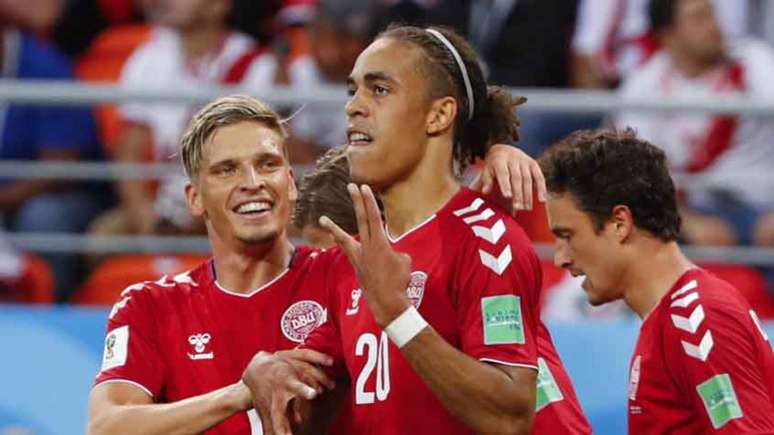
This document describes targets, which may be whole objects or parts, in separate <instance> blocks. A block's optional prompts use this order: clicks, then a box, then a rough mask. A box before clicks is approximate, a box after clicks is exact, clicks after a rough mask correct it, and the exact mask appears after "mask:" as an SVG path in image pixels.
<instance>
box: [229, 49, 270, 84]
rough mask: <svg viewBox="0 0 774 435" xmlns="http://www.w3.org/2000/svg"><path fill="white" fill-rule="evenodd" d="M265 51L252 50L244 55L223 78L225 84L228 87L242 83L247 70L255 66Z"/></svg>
mask: <svg viewBox="0 0 774 435" xmlns="http://www.w3.org/2000/svg"><path fill="white" fill-rule="evenodd" d="M264 52H265V50H250V51H248V52H246V53H244V54H243V55H242V56H241V57H240V58H239V59H237V61H236V62H234V64H233V65H232V66H231V67H230V68H229V69H228V71H226V75H225V76H224V77H223V83H225V84H228V85H236V84H238V83H240V82H241V81H242V78H244V76H245V73H247V69H248V68H250V65H252V64H253V61H254V60H255V59H257V58H258V56H260V55H261V54H262V53H264Z"/></svg>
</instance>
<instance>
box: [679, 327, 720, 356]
mask: <svg viewBox="0 0 774 435" xmlns="http://www.w3.org/2000/svg"><path fill="white" fill-rule="evenodd" d="M680 342H681V343H682V345H683V350H685V353H686V354H687V355H688V356H692V357H694V358H696V359H698V360H701V361H702V362H704V361H707V357H709V353H710V351H712V346H714V345H715V342H714V341H712V331H710V330H707V332H705V333H704V337H702V339H701V342H700V343H699V345H698V346H697V345H695V344H691V343H688V342H687V341H684V340H681V341H680Z"/></svg>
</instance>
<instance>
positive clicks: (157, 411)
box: [89, 96, 536, 434]
mask: <svg viewBox="0 0 774 435" xmlns="http://www.w3.org/2000/svg"><path fill="white" fill-rule="evenodd" d="M285 139H286V133H285V130H284V127H283V124H282V121H281V119H280V118H279V116H278V115H277V114H276V113H275V112H273V111H272V110H271V109H270V108H268V107H267V106H265V105H263V104H262V103H260V102H259V101H257V100H255V99H253V98H249V97H243V96H232V97H225V98H221V99H219V100H216V101H214V102H212V103H210V104H209V105H207V106H206V107H204V108H203V109H202V110H201V111H200V112H199V113H198V114H197V115H196V116H195V117H194V119H193V120H192V122H191V124H190V125H189V128H188V130H187V132H186V134H185V136H184V137H183V139H182V157H183V163H184V166H185V170H186V173H187V175H188V177H189V179H190V180H189V181H190V183H189V185H188V186H187V189H186V194H187V199H188V205H189V208H190V210H191V211H192V212H193V213H194V214H195V215H198V216H202V217H203V218H204V220H205V222H206V225H207V234H208V237H209V240H210V244H211V246H212V259H211V260H210V261H207V262H205V263H203V264H202V265H201V266H199V267H197V268H196V269H194V270H192V271H190V272H187V273H183V274H180V275H178V276H174V277H164V278H162V279H160V280H159V281H157V282H145V283H139V284H137V285H133V286H131V287H129V288H127V289H126V290H125V291H124V292H123V293H122V295H121V299H120V301H119V302H118V303H116V305H115V306H114V307H113V310H112V311H111V313H110V318H109V320H108V326H107V337H106V340H105V353H104V358H103V363H102V369H101V371H100V373H99V375H98V376H97V380H96V385H95V387H94V389H93V390H92V393H91V397H90V403H89V414H90V416H89V432H90V433H94V434H103V433H106V434H120V433H132V434H135V433H141V434H169V433H200V432H204V431H207V430H208V429H211V428H212V429H213V430H212V431H210V433H260V430H261V429H260V420H259V419H258V417H257V415H256V414H255V413H254V412H247V413H246V412H245V411H247V410H248V409H249V408H251V398H250V394H249V391H248V390H247V388H246V387H245V385H244V384H243V383H241V382H240V376H241V374H242V371H243V370H244V368H245V366H246V365H247V363H248V361H250V358H251V357H252V356H253V355H254V354H255V353H256V352H258V351H259V350H266V351H275V350H281V349H289V348H293V347H295V346H296V345H298V344H299V343H301V342H302V340H303V339H304V337H305V336H306V335H307V334H308V333H309V331H310V330H312V329H313V328H314V327H315V326H316V325H317V324H319V323H320V322H321V321H322V320H323V319H324V317H325V313H326V303H327V298H326V297H325V295H324V293H323V290H324V282H325V277H326V274H327V272H328V270H329V268H328V266H327V262H328V258H330V257H329V256H328V255H327V254H326V255H324V253H322V252H319V251H315V250H311V249H309V248H305V247H294V246H293V245H292V244H291V243H290V241H289V240H288V238H287V236H286V225H287V222H288V219H289V214H290V209H291V206H290V204H291V201H292V200H295V199H296V188H295V184H294V182H293V177H292V175H293V174H292V170H291V168H290V166H289V164H288V158H287V155H286V152H287V151H286V148H285ZM503 160H504V161H503ZM487 161H488V166H487V168H488V169H487V170H489V171H494V172H497V174H499V175H500V178H499V181H501V182H505V183H507V188H510V189H514V190H517V189H522V186H521V185H520V184H518V183H520V182H521V181H522V178H521V177H518V176H515V177H514V178H513V179H512V180H511V178H510V174H509V173H508V171H505V172H503V171H495V169H494V168H497V167H502V166H503V165H505V166H510V167H521V165H524V164H526V163H525V162H527V161H529V162H531V164H535V165H536V163H534V161H532V160H531V159H528V158H527V157H526V155H525V154H523V153H521V152H520V151H518V150H515V149H514V148H512V147H508V146H501V147H500V148H499V149H498V150H497V151H496V153H495V154H494V156H493V155H491V154H490V156H488V159H487ZM495 162H497V163H496V164H495ZM494 172H493V173H494ZM503 177H505V178H503ZM512 181H515V182H516V184H511V182H512ZM350 207H351V206H350ZM304 355H306V357H307V362H312V363H318V364H325V362H326V361H327V359H328V358H327V357H325V356H323V355H320V354H317V353H315V352H313V351H305V353H304ZM293 370H294V373H297V374H300V375H301V377H302V379H303V384H302V383H293V380H292V379H289V380H288V381H289V382H291V384H290V387H292V388H295V389H296V390H295V391H297V392H298V393H299V394H304V393H306V392H307V391H308V387H312V388H318V389H319V388H323V387H324V386H325V380H324V378H323V373H322V372H319V371H317V370H316V369H314V368H313V367H312V366H310V365H308V364H304V363H303V362H299V363H296V365H295V366H294V368H293Z"/></svg>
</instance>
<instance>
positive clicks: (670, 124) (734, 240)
mask: <svg viewBox="0 0 774 435" xmlns="http://www.w3.org/2000/svg"><path fill="white" fill-rule="evenodd" d="M650 20H651V25H652V27H653V29H654V31H655V34H656V36H657V37H658V39H659V41H660V43H661V44H662V46H663V49H662V50H661V51H659V52H658V53H656V54H655V55H654V56H653V57H652V58H651V59H650V60H649V61H648V62H647V63H646V64H645V65H643V66H642V67H641V68H640V69H638V70H636V71H634V72H632V73H631V75H630V76H629V78H628V79H627V80H626V81H625V82H624V83H623V85H622V90H621V94H622V96H623V97H624V98H631V97H635V98H636V97H651V98H659V99H663V100H668V99H670V98H692V99H701V98H706V97H711V96H721V95H745V96H747V97H749V98H753V99H760V100H764V101H767V102H772V101H774V82H772V80H771V73H772V71H774V53H772V51H771V49H770V48H769V47H768V46H767V45H765V44H763V43H761V42H758V41H752V40H737V41H734V42H733V43H730V44H729V43H726V41H725V38H724V35H723V32H722V31H721V29H720V25H719V24H718V21H717V19H716V16H715V11H714V10H713V7H712V3H711V2H710V1H709V0H653V1H652V2H651V5H650ZM616 123H617V124H618V125H619V126H632V127H634V128H635V129H636V130H638V133H639V135H640V136H641V137H643V138H645V139H647V140H649V141H651V142H653V143H654V144H656V145H658V146H660V147H662V148H663V149H664V150H665V151H666V153H667V157H668V158H669V159H670V162H671V166H672V168H673V169H674V170H675V171H676V172H678V173H688V174H690V175H691V177H690V180H689V181H690V182H688V183H686V184H685V186H683V187H684V190H685V197H684V202H683V210H682V211H683V219H684V220H683V236H684V237H685V238H686V240H687V241H688V242H690V243H696V244H705V245H730V244H756V245H768V246H774V176H772V174H771V171H772V168H774V153H773V152H772V147H771V138H772V137H774V122H772V120H771V119H770V118H760V117H752V116H745V115H738V116H737V115H711V114H703V113H674V112H664V113H651V112H648V113H623V114H621V115H620V116H619V117H618V118H617V120H616Z"/></svg>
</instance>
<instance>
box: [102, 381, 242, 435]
mask: <svg viewBox="0 0 774 435" xmlns="http://www.w3.org/2000/svg"><path fill="white" fill-rule="evenodd" d="M250 397H251V396H250V390H248V389H247V387H246V386H245V385H244V384H243V383H242V382H241V381H240V382H237V383H235V384H232V385H229V386H227V387H223V388H221V389H218V390H215V391H212V392H210V393H206V394H202V395H200V396H195V397H191V398H188V399H185V400H181V401H179V402H174V403H164V404H156V403H153V400H152V398H151V397H150V396H149V395H148V393H146V392H145V391H143V390H142V389H141V388H139V387H137V386H136V385H133V384H130V383H126V382H108V383H103V384H100V385H97V386H96V387H94V390H92V392H91V396H90V397H89V423H88V434H89V435H101V434H110V435H120V434H138V433H141V434H147V435H153V434H192V433H201V432H204V431H206V430H207V429H210V428H211V427H213V426H215V425H217V424H218V423H220V422H222V421H223V420H225V419H227V418H229V417H231V416H232V415H234V414H236V413H238V412H242V411H246V410H247V409H249V408H250V406H251V399H250Z"/></svg>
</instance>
